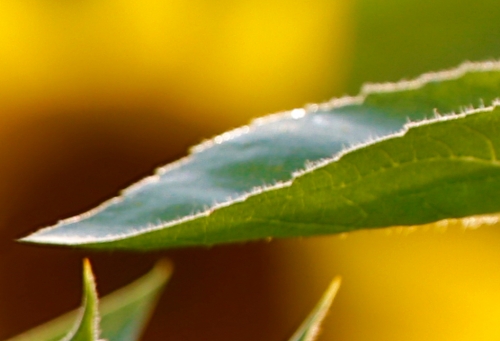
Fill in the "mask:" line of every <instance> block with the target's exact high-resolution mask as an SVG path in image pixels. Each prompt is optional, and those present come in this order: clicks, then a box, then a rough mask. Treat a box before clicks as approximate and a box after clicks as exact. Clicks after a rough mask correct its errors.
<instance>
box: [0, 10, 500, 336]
mask: <svg viewBox="0 0 500 341" xmlns="http://www.w3.org/2000/svg"><path fill="white" fill-rule="evenodd" d="M499 17H500V6H498V2H497V1H496V0H478V1H475V2H474V3H472V2H465V1H463V2H459V1H451V0H441V1H434V0H404V1H401V0H309V1H290V0H288V1H285V0H266V1H264V0H239V1H224V0H191V1H187V0H141V1H139V0H66V1H56V0H2V1H1V2H0V207H1V209H0V339H5V338H7V337H9V336H13V335H15V334H17V333H20V332H22V331H24V330H26V329H28V328H30V327H32V326H35V325H37V324H39V323H42V322H44V321H46V320H48V319H51V318H53V317H55V316H57V315H58V314H60V313H63V312H65V311H67V310H69V309H72V308H74V307H76V306H77V305H78V304H79V300H80V292H81V288H80V286H81V285H80V271H81V259H82V257H84V256H90V258H91V260H92V261H93V264H94V268H95V271H96V274H97V278H98V286H99V291H100V293H101V294H106V293H108V292H110V291H112V290H114V289H116V288H118V287H120V286H122V285H125V284H126V283H128V282H130V281H131V280H133V279H134V278H136V277H138V276H139V275H141V274H142V273H144V272H145V271H147V270H148V269H149V268H150V267H151V266H152V264H153V263H154V262H155V260H157V259H159V258H162V257H169V258H171V259H173V261H174V262H175V264H176V270H175V274H174V277H173V279H172V281H171V283H170V284H169V286H168V288H167V290H166V292H165V295H164V296H163V297H162V299H161V301H160V305H159V307H158V309H157V311H156V314H155V315H154V317H153V319H152V321H151V324H150V325H149V327H148V329H147V331H146V334H145V336H144V340H148V341H159V340H178V341H191V340H193V341H194V340H207V341H209V340H241V341H250V340H252V341H255V340H269V341H271V340H276V341H278V340H285V339H286V338H287V337H288V336H290V335H291V333H292V332H293V330H294V328H295V327H296V326H297V325H298V324H299V323H300V322H301V320H302V319H303V318H304V317H305V316H306V314H307V313H308V312H309V310H310V309H311V308H312V306H313V305H314V304H315V302H316V300H317V299H318V298H319V297H320V295H321V293H322V292H323V290H324V289H325V288H326V286H327V285H328V282H329V281H330V280H331V278H333V277H334V276H335V275H337V274H340V275H342V276H343V285H342V287H341V290H340V292H339V295H338V297H337V299H336V301H335V303H334V305H333V309H332V312H331V313H330V314H329V316H328V318H327V322H326V324H325V327H324V331H323V334H322V336H321V340H349V341H358V340H359V341H362V340H363V341H364V340H389V341H392V340H394V341H395V340H402V339H404V340H409V341H411V340H422V339H425V340H443V339H446V340H475V341H476V340H498V339H499V338H500V327H499V326H500V324H499V323H498V321H499V320H500V271H499V270H500V266H499V260H500V248H498V243H499V242H500V230H499V229H498V228H497V227H483V228H480V229H478V230H464V229H462V228H460V227H457V226H451V227H448V228H447V229H445V228H437V227H431V228H425V229H424V228H420V229H417V230H416V231H414V232H412V233H408V230H397V229H396V230H395V229H392V230H383V231H368V232H358V233H353V234H351V235H349V236H348V237H347V238H341V237H339V236H331V237H317V238H308V239H290V240H278V241H272V242H270V243H268V242H255V243H247V244H239V245H229V246H218V247H213V248H210V249H206V248H199V249H185V250H172V251H164V252H155V253H152V254H143V253H139V254H136V253H123V252H101V253H97V254H95V253H88V252H84V251H77V250H63V249H57V248H42V247H34V246H27V245H20V244H17V243H15V242H14V241H13V240H14V239H15V238H18V237H21V236H24V235H26V234H28V233H29V232H32V231H34V230H36V229H37V228H38V227H41V226H46V225H49V224H53V223H54V222H56V221H57V220H58V219H61V218H65V217H68V216H71V215H73V214H77V213H80V212H82V211H85V210H87V209H89V208H92V207H93V206H95V205H97V204H98V203H100V202H101V201H103V200H105V199H107V198H109V197H111V196H114V195H116V194H117V193H118V191H119V190H120V189H122V188H124V187H126V186H127V185H128V184H130V183H132V182H134V181H137V180H139V179H140V178H141V177H143V176H145V175H148V174H150V173H151V172H152V170H153V168H154V167H156V166H159V165H162V164H164V163H167V162H169V161H172V160H175V159H177V158H179V157H181V156H183V155H185V154H186V153H187V149H188V147H189V146H190V145H193V144H195V143H198V142H200V141H201V140H202V139H204V138H209V137H211V136H213V135H214V134H217V133H220V132H223V131H224V130H227V129H230V128H233V127H236V126H239V125H242V124H245V123H247V122H248V121H249V120H250V119H251V118H252V117H256V116H261V115H264V114H267V113H272V112H276V111H280V110H286V109H292V108H295V107H302V106H303V105H304V104H306V103H310V102H320V101H325V100H328V99H329V98H331V97H335V96H336V97H338V96H342V95H344V94H350V95H354V94H356V93H357V91H358V89H359V87H360V86H361V84H362V83H364V82H367V81H369V82H378V81H397V80H399V79H403V78H411V77H414V76H416V75H418V74H420V73H422V72H426V71H430V70H438V69H442V68H449V67H453V66H456V65H458V64H460V63H462V62H463V61H465V60H484V59H495V58H499V57H500V21H499V20H498V18H499Z"/></svg>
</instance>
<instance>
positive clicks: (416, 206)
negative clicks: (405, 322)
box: [22, 63, 500, 250]
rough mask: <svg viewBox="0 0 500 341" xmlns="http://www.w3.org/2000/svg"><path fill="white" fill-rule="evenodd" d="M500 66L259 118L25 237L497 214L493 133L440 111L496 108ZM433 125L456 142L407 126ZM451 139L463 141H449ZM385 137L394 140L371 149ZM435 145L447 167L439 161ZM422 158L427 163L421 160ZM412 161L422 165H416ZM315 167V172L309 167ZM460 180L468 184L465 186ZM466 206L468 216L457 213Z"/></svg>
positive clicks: (237, 237)
mask: <svg viewBox="0 0 500 341" xmlns="http://www.w3.org/2000/svg"><path fill="white" fill-rule="evenodd" d="M499 70H500V63H478V64H465V65H463V66H461V67H460V68H458V69H455V70H452V71H446V72H441V73H435V74H427V75H423V76H422V77H420V78H418V79H416V80H414V81H409V82H401V83H396V84H385V85H376V86H369V87H366V88H365V89H364V90H363V92H362V94H361V95H360V96H358V97H355V98H345V99H342V100H337V101H333V102H332V103H328V104H324V105H316V106H314V105H313V106H310V107H309V108H308V109H307V110H303V109H299V110H293V111H291V112H288V113H283V114H280V115H274V116H270V117H268V118H265V119H261V120H258V121H256V122H254V123H253V124H252V125H250V126H247V127H243V128H240V129H237V130H235V131H232V132H228V133H225V134H222V135H220V136H218V137H216V138H215V139H213V140H211V141H209V142H206V143H204V144H202V145H200V146H198V147H195V148H194V149H193V154H192V155H191V156H190V157H188V158H185V159H183V160H180V161H179V162H176V163H174V164H172V165H168V166H166V167H164V168H161V169H159V170H158V171H157V173H156V175H154V176H152V177H149V178H147V179H145V180H143V181H142V182H140V183H138V184H136V185H134V186H132V187H130V188H128V189H127V190H125V191H124V192H123V193H122V195H121V196H120V197H117V198H115V199H112V200H110V201H109V202H107V203H104V204H103V205H101V206H100V207H98V208H97V209H95V210H93V211H91V212H88V213H85V214H82V215H80V216H77V217H74V218H71V219H68V220H65V221H62V222H60V223H59V224H57V225H56V226H54V227H52V228H46V229H42V230H40V231H38V232H36V233H34V234H32V235H30V236H28V237H26V238H24V239H22V241H24V242H31V243H44V244H54V245H69V246H79V247H89V248H105V249H116V248H123V249H139V250H145V249H159V248H169V247H183V246H193V245H212V244H217V243H229V242H236V241H245V240H253V239H261V238H268V237H293V236H306V235H315V234H327V233H340V232H347V231H352V230H356V229H362V228H379V227H388V226H395V225H413V224H423V223H428V222H433V221H436V220H440V219H446V218H459V217H463V216H465V215H475V214H484V213H493V212H498V211H500V207H499V206H498V205H497V204H496V203H500V201H498V200H496V201H495V200H494V198H495V195H493V197H491V198H492V199H491V200H487V201H485V200H484V199H483V198H487V195H490V194H491V193H492V192H493V191H488V190H487V188H484V186H486V185H485V184H484V183H480V182H481V181H479V182H477V183H474V180H473V179H472V178H471V175H473V174H472V173H474V174H475V175H473V176H476V177H477V176H478V175H479V173H481V172H485V173H488V179H489V184H488V185H491V188H492V189H494V188H495V187H497V180H496V179H494V178H496V176H497V175H496V173H495V172H496V165H495V163H494V162H492V161H494V160H492V159H491V157H490V156H491V155H490V156H485V155H483V154H484V153H483V152H484V151H487V149H488V148H489V149H491V150H493V151H495V152H496V149H497V148H498V146H497V145H496V143H497V141H496V140H495V138H494V136H495V134H496V133H497V131H496V128H495V126H489V127H485V129H486V130H484V131H482V132H479V133H478V132H477V131H476V132H474V131H470V129H468V128H467V127H466V126H462V125H461V123H460V122H461V121H467V122H469V121H470V119H468V118H466V117H458V116H449V115H448V116H444V117H445V118H446V119H442V118H441V119H440V118H439V117H440V116H437V118H435V115H436V113H450V112H451V111H457V112H459V111H461V110H464V108H467V107H470V106H475V107H477V106H481V105H483V104H487V105H489V104H490V103H492V101H493V100H494V99H495V98H496V97H497V96H498V95H499V94H500V71H499ZM486 111H487V113H481V114H478V115H477V116H478V117H480V118H479V119H478V120H479V121H481V120H482V123H481V122H479V123H478V124H479V125H481V124H482V125H484V124H486V125H488V124H497V123H498V122H496V121H497V116H498V112H497V109H493V110H486ZM474 116H476V115H474ZM426 119H431V120H432V123H434V124H436V125H438V126H439V127H440V128H437V129H438V130H439V129H441V130H442V133H441V134H438V135H439V137H438V138H439V139H444V140H446V141H447V142H444V141H443V140H441V141H436V140H434V142H432V141H426V137H425V134H427V133H428V132H427V128H426V127H416V126H414V125H411V126H407V125H406V124H407V123H408V121H422V120H426ZM472 120H475V119H472ZM452 121H453V122H452ZM457 127H458V128H457ZM454 129H459V130H460V134H462V133H464V134H466V135H467V136H468V137H471V138H472V139H473V140H474V141H475V142H474V143H475V144H476V146H477V147H478V148H479V149H480V150H481V153H483V154H482V155H475V153H476V151H474V150H465V151H463V153H462V150H463V149H467V145H469V143H470V141H468V140H467V139H466V138H463V139H461V140H459V139H458V137H459V136H458V135H457V134H455V133H454V132H453V131H454ZM479 129H480V130H481V129H483V126H481V127H480V128H479ZM484 134H486V136H482V135H484ZM453 136H455V137H457V138H455V139H452V141H448V140H447V139H448V137H453ZM377 137H384V138H385V139H387V141H381V140H382V139H378V140H377V141H381V142H380V143H376V144H371V142H372V141H373V140H374V139H375V138H377ZM415 139H416V140H415ZM414 140H415V141H414ZM415 143H418V145H415ZM447 143H451V144H452V146H449V145H447ZM356 146H357V147H356ZM346 148H347V150H348V151H349V152H348V153H346ZM429 148H430V150H429ZM485 148H486V149H485ZM455 149H456V150H455ZM432 150H434V151H435V152H436V153H437V154H436V155H435V156H436V157H437V158H440V161H439V162H438V160H437V159H436V160H434V161H435V162H434V161H431V160H430V158H431V156H432V155H431V154H432V153H431V154H428V153H429V152H432ZM455 152H460V155H461V157H462V159H461V161H460V160H459V159H454V158H453V156H454V155H455V154H456V153H455ZM490 152H491V151H490ZM421 154H422V155H426V156H425V158H426V159H425V160H419V159H418V157H419V156H420V155H421ZM413 157H416V159H415V160H416V161H418V162H409V161H411V160H409V159H411V158H413ZM467 157H473V158H476V159H478V160H483V161H484V162H483V163H482V164H480V163H478V162H475V163H474V166H472V163H467V162H465V161H464V160H465V158H467ZM321 160H327V161H325V162H321ZM307 163H309V164H313V165H315V166H314V167H307V171H303V170H304V167H305V165H306V164H307ZM318 164H320V165H321V167H320V166H318ZM400 164H401V165H402V164H404V167H399V165H400ZM434 166H437V168H435V167H434ZM447 168H453V171H451V172H449V171H448V170H447ZM381 169H387V170H388V171H387V172H381V171H380V170H381ZM438 170H439V171H438ZM372 171H373V172H372ZM370 172H372V173H373V174H371V173H370ZM424 175H425V176H424ZM459 180H460V181H465V182H463V184H465V183H467V184H466V185H463V186H460V185H459V184H458V182H459ZM452 182H453V183H455V186H454V187H453V186H451V183H452ZM445 184H448V185H449V186H445ZM442 185H443V186H444V187H442V189H443V190H449V191H451V190H454V191H455V192H453V191H451V192H448V196H449V197H450V198H457V199H456V200H452V201H450V202H453V203H456V204H457V205H458V206H456V207H454V208H452V207H451V208H450V207H448V206H449V205H448V206H447V205H444V204H443V203H438V204H437V205H435V204H434V202H433V199H432V197H431V192H432V187H433V186H437V187H440V188H441V186H442ZM476 185H477V186H476ZM469 190H470V191H469ZM466 191H469V192H470V195H468V194H467V192H466ZM408 193H413V195H414V196H413V198H411V197H410V196H408V195H407V194H408ZM419 193H421V194H422V195H419ZM424 193H427V194H424ZM401 195H403V198H404V200H403V201H401V202H400V201H399V199H398V198H399V197H400V196H401ZM480 196H483V197H482V198H480ZM438 198H441V199H442V195H441V196H438ZM458 198H460V200H463V201H462V202H458ZM429 200H430V201H429ZM381 203H382V204H383V205H382V207H383V209H382V210H380V211H377V210H378V209H377V208H375V205H379V204H381ZM384 203H385V204H384ZM389 203H390V204H391V205H389ZM464 203H466V204H465V206H467V207H466V209H465V210H463V211H459V209H461V208H464ZM393 204H394V205H393ZM439 205H444V206H446V207H444V206H443V207H439ZM499 205H500V204H499Z"/></svg>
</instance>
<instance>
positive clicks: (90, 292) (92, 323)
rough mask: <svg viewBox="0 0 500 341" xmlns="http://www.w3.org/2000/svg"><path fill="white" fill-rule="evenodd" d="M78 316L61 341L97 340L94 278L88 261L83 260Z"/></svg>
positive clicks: (97, 320)
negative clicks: (81, 297) (81, 295)
mask: <svg viewBox="0 0 500 341" xmlns="http://www.w3.org/2000/svg"><path fill="white" fill-rule="evenodd" d="M80 314H81V315H80V318H79V319H78V320H77V322H76V324H75V325H74V327H73V329H72V330H71V331H70V332H69V333H68V334H66V336H64V337H63V338H62V339H61V341H98V340H99V333H100V332H99V319H100V317H99V310H98V297H97V290H96V285H95V278H94V274H93V272H92V267H91V265H90V261H89V260H88V259H87V258H85V259H84V260H83V299H82V310H81V313H80Z"/></svg>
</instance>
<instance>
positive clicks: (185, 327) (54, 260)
mask: <svg viewBox="0 0 500 341" xmlns="http://www.w3.org/2000/svg"><path fill="white" fill-rule="evenodd" d="M138 112H140V113H141V114H140V115H141V116H142V117H143V118H144V119H141V120H137V117H136V115H137V113H138ZM113 116H116V117H117V119H109V118H110V117H111V118H113ZM40 117H41V118H40V119H38V120H30V121H29V122H22V121H18V122H12V123H10V126H7V125H4V126H3V127H2V132H3V134H1V135H0V160H10V161H11V162H10V163H8V164H1V166H2V178H3V179H2V183H3V185H4V187H2V191H1V192H0V206H1V207H2V208H3V209H2V212H1V214H2V215H1V225H0V226H1V228H0V255H1V258H0V273H1V274H2V278H1V280H0V302H2V303H1V305H0V321H1V323H0V339H5V338H7V337H9V336H13V335H15V334H17V333H20V332H22V331H25V330H27V329H29V328H30V327H33V326H35V325H37V324H39V323H42V322H44V321H46V320H49V319H51V318H54V317H56V316H57V315H58V314H61V313H64V312H66V311H68V310H70V309H73V308H75V307H76V306H78V304H79V298H80V295H81V284H80V276H81V275H80V269H81V261H82V258H83V257H86V256H88V257H90V259H91V261H92V263H93V266H94V268H95V272H96V275H97V279H98V289H99V292H100V293H101V294H106V293H108V292H110V291H111V290H114V289H117V288H119V287H120V286H123V285H125V284H127V283H129V282H131V281H132V280H133V279H135V278H137V277H139V276H140V275H141V274H143V273H145V272H146V271H147V270H148V269H149V268H150V267H151V266H152V265H153V264H154V262H155V261H156V260H157V259H159V258H162V257H168V258H171V259H172V260H173V261H174V263H175V268H176V270H175V274H174V276H173V279H172V281H171V283H170V284H169V285H168V288H167V291H166V293H165V295H164V296H163V298H162V300H161V302H160V304H159V308H158V310H157V312H156V314H155V315H154V318H153V321H152V323H151V325H150V326H149V328H148V332H147V335H146V337H145V339H146V340H152V341H155V340H165V339H172V340H200V339H202V340H215V339H219V338H221V339H225V340H231V339H238V340H260V339H269V336H270V335H269V334H270V333H271V334H272V331H270V328H267V326H268V325H269V324H270V323H271V322H272V321H273V318H274V316H273V314H274V312H273V308H272V299H271V298H270V292H269V291H270V288H269V285H268V283H267V281H268V276H266V273H267V272H268V271H269V264H270V262H269V261H268V253H269V246H268V245H267V244H264V243H254V244H249V245H245V246H241V245H236V246H224V247H216V248H213V249H203V248H202V249H188V250H174V251H168V252H167V251H166V252H161V253H153V254H149V253H148V254H146V253H133V254H128V253H121V252H120V253H115V252H107V253H106V252H104V253H88V252H83V251H76V250H67V249H58V248H46V247H36V246H30V245H22V244H19V243H16V242H15V241H14V240H15V239H16V238H19V237H21V236H24V235H26V234H27V233H29V232H32V231H34V230H35V229H36V228H37V227H41V226H44V225H47V224H53V223H55V222H56V221H57V220H58V219H60V218H64V217H68V216H71V215H73V214H77V213H81V212H82V211H85V210H87V209H90V208H92V207H93V206H95V205H97V204H99V203H100V202H101V201H103V200H105V199H107V198H109V197H111V196H113V195H116V194H117V193H118V191H119V190H120V189H122V188H124V187H126V186H127V185H128V184H130V183H131V182H133V181H136V180H138V179H140V178H141V177H143V176H146V175H148V174H150V173H151V172H152V170H153V169H154V167H155V166H158V165H161V164H163V163H166V162H167V161H170V160H173V159H176V158H178V157H180V156H182V155H183V154H185V153H186V150H187V148H188V146H190V145H192V144H194V143H196V142H199V141H200V139H201V137H202V136H201V133H199V132H198V131H197V130H196V127H191V126H187V125H186V124H185V123H181V122H177V121H175V120H174V119H171V120H168V122H167V123H166V124H165V118H164V117H163V116H161V115H159V114H158V113H155V112H154V111H152V110H151V109H148V108H135V109H134V110H131V111H130V112H127V111H124V110H123V109H115V110H107V112H106V117H107V119H101V118H100V117H102V116H101V113H100V112H99V111H98V110H95V112H92V113H90V114H88V113H86V114H85V115H82V114H79V113H76V114H75V113H68V112H61V113H52V114H50V115H40ZM118 117H119V119H118ZM205 133H206V132H205ZM12 153H15V155H10V154H12ZM255 326H259V328H255ZM274 339H276V338H274ZM278 339H279V338H278Z"/></svg>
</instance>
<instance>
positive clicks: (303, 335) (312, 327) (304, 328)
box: [289, 277, 340, 341]
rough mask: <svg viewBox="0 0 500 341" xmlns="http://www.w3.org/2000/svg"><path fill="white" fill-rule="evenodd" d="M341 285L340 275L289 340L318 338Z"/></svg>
mask: <svg viewBox="0 0 500 341" xmlns="http://www.w3.org/2000/svg"><path fill="white" fill-rule="evenodd" d="M339 287H340V277H336V278H335V279H334V280H333V281H332V282H331V283H330V286H329V287H328V289H327V290H326V292H325V293H324V294H323V296H322V297H321V299H320V300H319V302H318V304H316V306H315V307H314V309H313V311H312V312H311V313H310V314H309V316H308V317H307V318H306V319H305V321H304V322H302V325H301V326H300V327H299V329H298V330H297V331H296V332H295V334H293V336H292V337H291V338H290V340H289V341H313V340H315V339H316V337H317V335H318V332H319V328H320V325H321V323H322V322H323V320H324V318H325V316H326V313H327V312H328V310H329V309H330V306H331V305H332V302H333V299H334V298H335V295H336V294H337V291H338V290H339Z"/></svg>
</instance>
